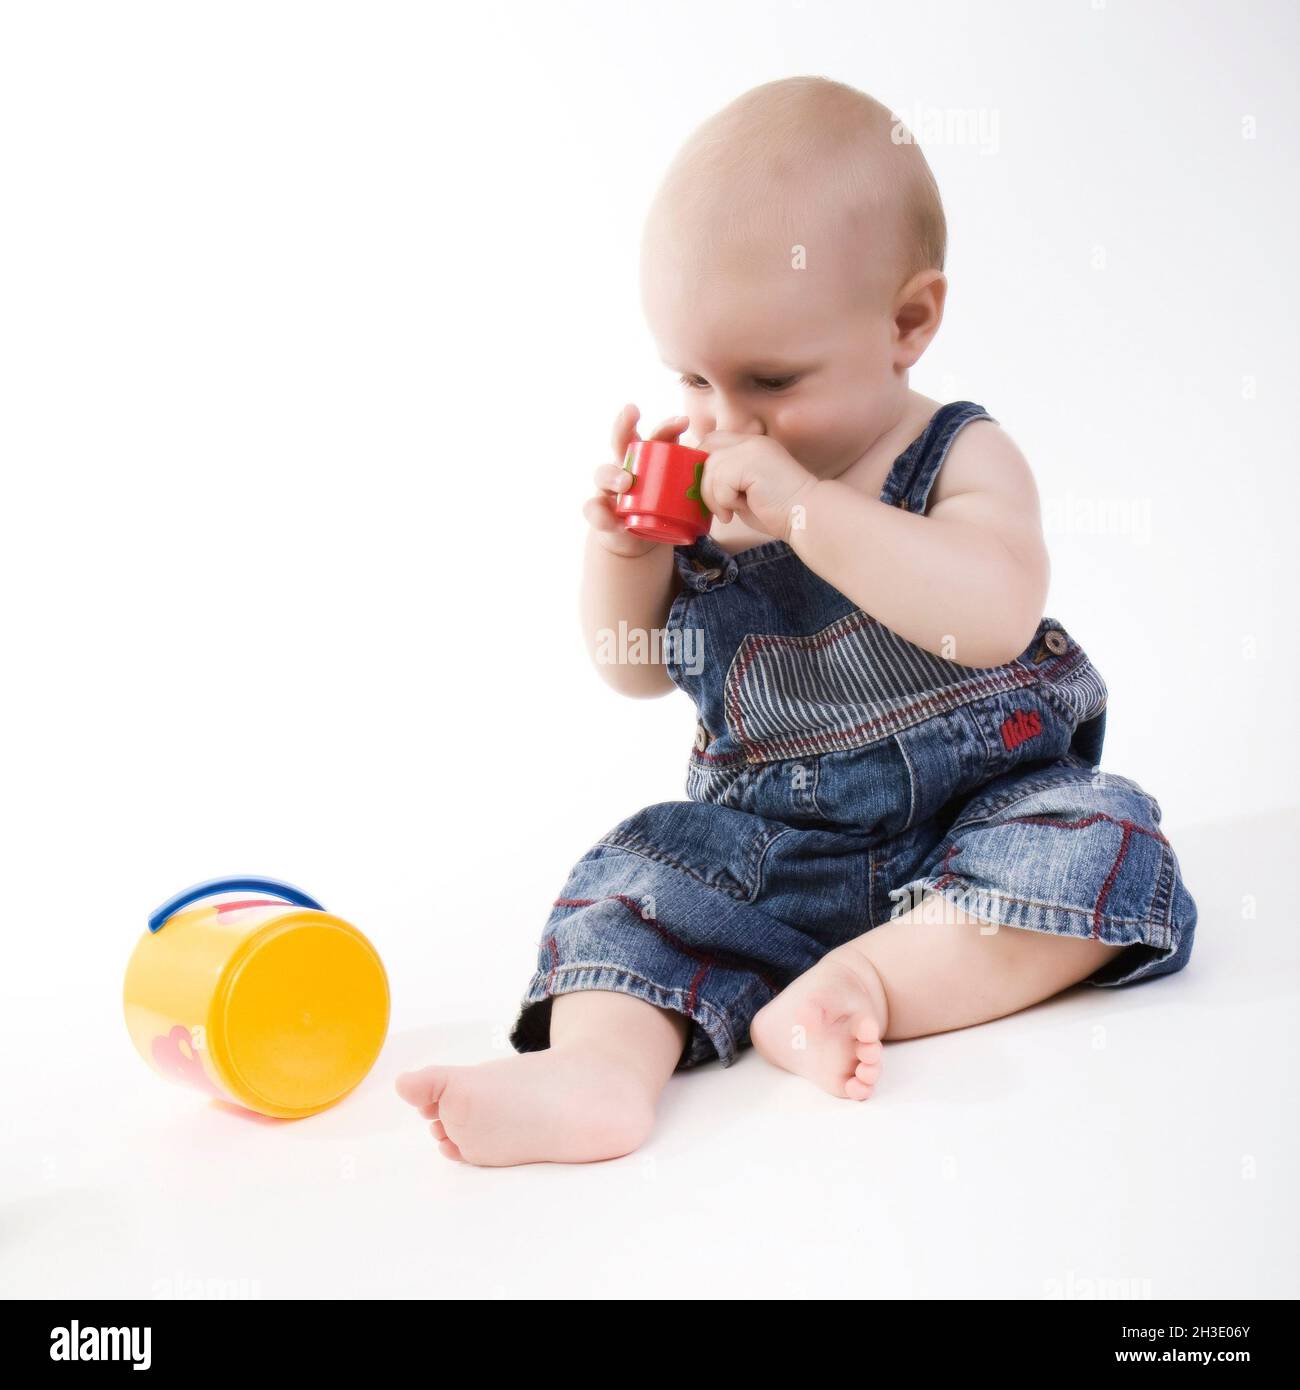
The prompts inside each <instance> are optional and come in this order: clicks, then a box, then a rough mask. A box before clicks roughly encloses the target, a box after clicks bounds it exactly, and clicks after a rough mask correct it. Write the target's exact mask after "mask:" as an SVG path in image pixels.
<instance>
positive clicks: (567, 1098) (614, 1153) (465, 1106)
mask: <svg viewBox="0 0 1300 1390" xmlns="http://www.w3.org/2000/svg"><path fill="white" fill-rule="evenodd" d="M397 1093H398V1095H400V1096H401V1097H402V1099H403V1100H406V1101H409V1102H410V1103H411V1104H412V1105H414V1106H416V1107H417V1108H418V1109H419V1111H420V1114H421V1115H423V1116H424V1117H425V1119H427V1120H430V1121H432V1123H431V1125H430V1129H432V1131H433V1134H434V1137H435V1138H436V1139H437V1140H438V1148H439V1149H441V1151H442V1152H443V1153H444V1154H446V1156H447V1157H448V1158H452V1159H457V1160H459V1161H461V1162H465V1163H476V1164H483V1165H485V1166H487V1167H494V1168H495V1167H506V1166H508V1165H510V1164H514V1163H591V1162H594V1161H595V1160H597V1159H602V1158H618V1157H619V1156H620V1155H622V1154H626V1153H631V1151H632V1150H633V1149H635V1148H637V1147H639V1146H640V1145H641V1144H642V1143H644V1142H645V1140H646V1138H647V1137H648V1136H649V1134H650V1130H651V1128H652V1127H653V1124H654V1111H655V1098H654V1095H653V1094H652V1093H651V1092H650V1090H649V1083H648V1081H647V1080H646V1078H645V1075H644V1073H643V1072H642V1071H640V1070H638V1069H637V1068H636V1067H634V1066H632V1065H631V1064H630V1063H628V1062H624V1061H620V1060H619V1059H618V1058H617V1057H613V1056H605V1055H604V1054H602V1053H600V1052H598V1051H589V1050H573V1051H568V1050H565V1049H557V1048H548V1049H546V1050H545V1051H543V1052H523V1053H519V1054H518V1055H516V1056H513V1057H502V1058H500V1059H499V1060H497V1061H495V1062H483V1063H481V1064H480V1065H479V1066H475V1067H436V1066H434V1067H423V1068H421V1069H420V1070H418V1071H408V1072H403V1073H402V1074H401V1075H400V1076H399V1077H398V1078H397Z"/></svg>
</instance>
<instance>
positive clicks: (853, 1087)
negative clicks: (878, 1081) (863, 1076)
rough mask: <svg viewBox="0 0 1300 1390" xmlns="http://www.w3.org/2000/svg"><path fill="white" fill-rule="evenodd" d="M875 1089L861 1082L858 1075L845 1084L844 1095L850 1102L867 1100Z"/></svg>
mask: <svg viewBox="0 0 1300 1390" xmlns="http://www.w3.org/2000/svg"><path fill="white" fill-rule="evenodd" d="M874 1089H875V1087H874V1086H868V1085H867V1084H866V1083H865V1082H863V1081H859V1080H858V1078H857V1076H856V1075H854V1076H851V1077H849V1079H848V1080H847V1081H846V1082H845V1083H844V1094H845V1095H846V1096H848V1098H849V1099H850V1100H866V1099H867V1098H868V1096H870V1095H871V1093H872V1091H873V1090H874Z"/></svg>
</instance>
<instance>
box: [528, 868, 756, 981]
mask: <svg viewBox="0 0 1300 1390" xmlns="http://www.w3.org/2000/svg"><path fill="white" fill-rule="evenodd" d="M603 902H620V903H622V904H623V906H624V907H625V908H627V910H628V911H629V912H631V913H632V914H633V915H634V916H635V917H636V919H637V921H638V922H641V923H642V924H643V925H644V926H647V927H650V928H652V929H653V930H654V931H656V932H658V934H659V935H660V936H661V937H663V939H664V940H665V941H666V942H667V943H668V944H669V945H670V946H671V947H672V948H673V949H674V950H675V951H679V952H681V954H682V955H684V956H688V957H689V958H690V959H691V960H694V961H698V962H700V963H701V964H702V965H703V966H704V967H705V970H706V972H707V970H708V969H709V968H711V967H713V966H715V965H716V966H718V967H719V968H720V969H722V970H739V971H741V972H742V973H744V974H746V975H757V976H758V978H759V979H760V980H762V981H763V983H764V984H765V985H766V986H767V987H768V989H770V990H771V991H772V993H773V994H780V992H781V990H782V988H783V986H782V985H780V984H778V983H777V982H776V981H775V980H774V979H773V977H772V976H771V975H769V974H768V973H767V971H766V970H760V969H759V967H758V966H756V965H755V964H754V963H753V962H752V961H747V960H745V959H744V958H743V957H740V956H731V955H729V954H726V953H723V954H721V955H710V954H709V952H707V951H701V950H700V949H699V948H698V947H696V946H692V945H691V944H690V943H689V942H687V941H683V940H682V939H681V937H679V936H676V935H675V934H674V933H672V932H670V931H669V930H668V928H667V927H661V926H660V925H659V923H658V922H656V921H653V920H651V919H650V918H648V917H643V916H642V915H641V908H640V905H639V904H638V903H636V902H635V901H634V900H633V899H632V898H630V897H629V896H628V895H627V894H626V893H606V894H605V896H604V897H603V898H556V900H555V901H554V903H552V904H551V906H552V907H590V906H591V905H592V904H593V903H603ZM697 978H702V976H699V977H697Z"/></svg>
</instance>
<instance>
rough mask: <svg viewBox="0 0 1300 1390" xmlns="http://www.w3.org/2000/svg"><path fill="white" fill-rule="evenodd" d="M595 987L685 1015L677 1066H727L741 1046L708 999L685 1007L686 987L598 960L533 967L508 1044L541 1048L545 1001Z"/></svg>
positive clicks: (546, 1029) (547, 1017)
mask: <svg viewBox="0 0 1300 1390" xmlns="http://www.w3.org/2000/svg"><path fill="white" fill-rule="evenodd" d="M594 989H604V990H611V991H613V992H614V993H617V994H630V995H632V997H633V998H635V999H643V1000H645V1002H646V1003H647V1004H655V1005H657V1006H658V1007H659V1008H661V1009H672V1010H673V1012H674V1013H679V1014H685V1016H686V1017H687V1018H688V1019H690V1020H691V1022H692V1025H693V1026H692V1027H691V1028H690V1029H689V1030H688V1034H687V1038H686V1043H685V1046H684V1047H683V1049H682V1055H681V1057H680V1059H679V1060H678V1063H677V1067H676V1070H679V1071H680V1070H683V1069H685V1068H687V1067H694V1066H699V1065H700V1064H701V1063H703V1062H711V1061H713V1059H714V1058H715V1057H716V1058H717V1059H718V1060H719V1061H720V1062H721V1063H722V1065H723V1066H724V1067H729V1066H731V1064H732V1063H733V1062H734V1061H735V1060H736V1055H737V1053H738V1051H739V1049H740V1046H743V1045H744V1044H743V1043H741V1044H739V1045H738V1044H737V1042H736V1039H735V1037H734V1036H733V1034H732V1030H731V1027H730V1025H729V1023H728V1021H727V1018H726V1016H725V1015H724V1014H721V1013H719V1011H718V1010H717V1009H716V1008H714V1006H713V1005H712V1004H710V1003H709V1002H708V1000H706V999H699V998H697V999H696V1000H695V1001H694V1003H693V1004H692V1005H690V1006H689V1007H688V1004H687V996H688V994H689V993H690V991H689V990H684V989H672V988H669V987H668V986H666V985H661V984H658V983H656V982H655V981H653V980H647V979H646V978H645V977H644V976H643V975H637V974H635V973H634V972H632V971H630V970H624V969H622V968H621V967H619V966H615V965H599V964H587V965H583V964H573V965H561V966H557V967H556V968H555V969H553V970H548V971H545V972H542V971H538V972H536V973H535V974H534V975H533V977H532V979H531V980H530V981H529V982H528V988H527V989H526V990H525V992H524V997H523V1002H522V1004H521V1006H520V1011H519V1016H518V1018H517V1019H516V1020H515V1024H514V1027H513V1028H512V1029H511V1030H510V1045H511V1046H512V1047H513V1048H514V1049H515V1050H516V1051H517V1052H538V1051H542V1050H544V1049H545V1048H546V1047H548V1046H549V1045H550V1042H549V1039H550V1021H551V1011H550V1000H551V999H552V998H554V997H555V996H557V995H560V994H576V993H578V992H580V991H582V990H594ZM543 1005H544V1006H545V1007H542V1006H543Z"/></svg>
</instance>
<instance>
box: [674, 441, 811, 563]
mask: <svg viewBox="0 0 1300 1390" xmlns="http://www.w3.org/2000/svg"><path fill="white" fill-rule="evenodd" d="M695 447H696V448H698V449H703V450H705V451H706V452H707V453H708V455H709V457H708V461H707V462H706V463H705V465H704V476H703V478H702V479H701V481H700V493H701V495H702V497H703V499H704V505H705V506H706V507H708V509H709V510H710V511H711V512H714V513H715V514H716V515H717V517H718V519H719V520H720V521H723V522H727V521H730V520H731V518H732V517H733V516H739V517H740V519H741V520H742V521H743V522H744V523H745V524H746V525H747V526H752V527H753V528H754V530H756V531H762V532H763V533H764V534H765V535H768V536H772V537H774V538H775V539H776V540H788V539H789V538H790V523H791V515H792V510H791V509H792V508H793V507H794V506H795V504H796V503H797V502H798V501H799V500H800V498H801V497H804V496H806V495H807V493H808V492H809V491H810V490H811V488H812V486H813V484H815V483H816V482H817V478H816V476H815V475H814V474H812V473H810V472H809V471H808V470H807V469H806V468H805V467H804V466H803V464H801V463H800V462H799V461H798V459H796V458H795V457H794V456H793V455H791V454H790V453H788V452H787V451H786V449H785V447H784V446H783V445H781V444H778V443H777V442H776V440H775V439H773V438H771V436H770V435H766V434H734V433H732V432H731V431H729V430H713V431H712V432H711V433H710V434H706V435H705V436H704V438H703V439H701V440H700V442H699V443H698V444H697V445H696V446H695Z"/></svg>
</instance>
